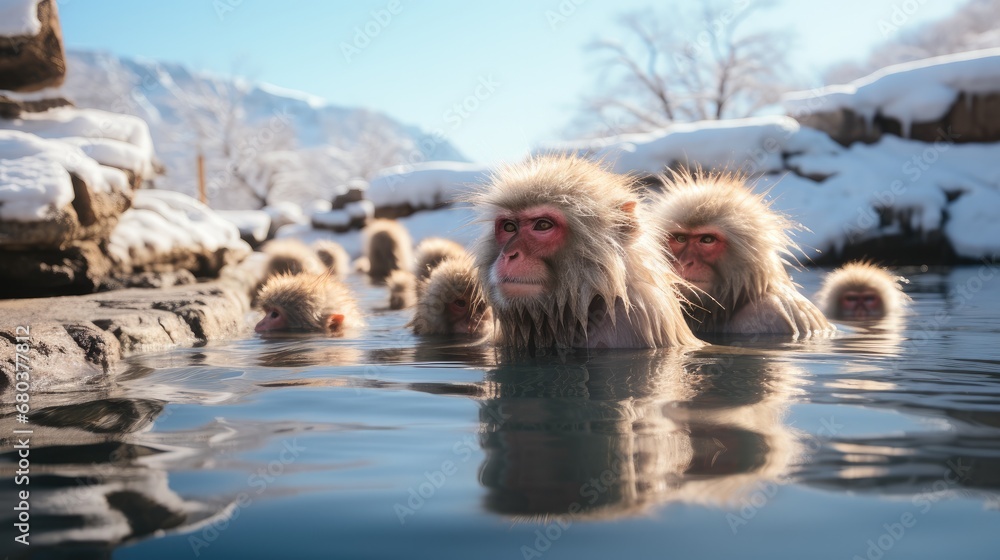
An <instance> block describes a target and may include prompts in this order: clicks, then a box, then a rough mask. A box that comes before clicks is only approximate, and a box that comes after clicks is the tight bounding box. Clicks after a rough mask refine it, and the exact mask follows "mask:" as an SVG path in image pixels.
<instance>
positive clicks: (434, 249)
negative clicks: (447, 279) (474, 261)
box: [413, 237, 468, 280]
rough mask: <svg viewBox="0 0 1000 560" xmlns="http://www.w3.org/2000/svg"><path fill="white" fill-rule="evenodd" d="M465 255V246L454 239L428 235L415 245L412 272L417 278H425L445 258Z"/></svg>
mask: <svg viewBox="0 0 1000 560" xmlns="http://www.w3.org/2000/svg"><path fill="white" fill-rule="evenodd" d="M467 255H468V253H466V252H465V247H462V246H461V245H459V244H458V243H455V242H454V241H449V240H448V239H444V238H441V237H428V238H427V239H424V240H423V241H421V242H420V244H419V245H417V256H416V262H415V264H414V265H413V273H414V274H415V275H416V276H417V280H426V279H427V277H428V276H430V275H431V271H433V270H434V269H435V268H436V267H437V265H439V264H441V262H442V261H444V260H445V259H449V258H463V257H465V256H467Z"/></svg>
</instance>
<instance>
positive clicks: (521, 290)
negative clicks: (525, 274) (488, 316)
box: [497, 276, 545, 298]
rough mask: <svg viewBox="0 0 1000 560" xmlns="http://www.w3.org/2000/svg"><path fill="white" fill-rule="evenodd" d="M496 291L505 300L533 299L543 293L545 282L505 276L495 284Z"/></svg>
mask: <svg viewBox="0 0 1000 560" xmlns="http://www.w3.org/2000/svg"><path fill="white" fill-rule="evenodd" d="M497 289H498V290H499V291H500V294H501V295H502V296H503V297H506V298H526V297H535V296H538V295H541V294H542V293H543V292H544V291H545V281H544V280H536V279H531V278H513V277H510V276H505V277H503V278H500V279H499V281H498V282H497Z"/></svg>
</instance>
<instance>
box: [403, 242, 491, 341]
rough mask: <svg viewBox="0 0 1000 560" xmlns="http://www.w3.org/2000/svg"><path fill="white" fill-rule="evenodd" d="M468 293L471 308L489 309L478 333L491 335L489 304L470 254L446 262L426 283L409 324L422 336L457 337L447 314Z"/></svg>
mask: <svg viewBox="0 0 1000 560" xmlns="http://www.w3.org/2000/svg"><path fill="white" fill-rule="evenodd" d="M466 293H469V294H470V296H469V298H468V301H469V306H470V307H471V308H477V307H482V308H483V309H485V310H486V312H485V313H483V316H482V323H481V324H480V325H479V328H478V332H477V334H479V335H489V334H490V332H491V331H492V327H493V322H492V316H491V315H490V314H489V311H488V306H489V304H488V303H487V301H486V296H485V294H484V293H483V289H482V286H481V284H480V283H479V274H478V271H477V270H476V267H475V262H474V261H473V260H472V258H471V257H470V256H468V255H464V256H460V257H455V258H448V259H445V260H444V261H442V262H441V263H439V264H438V266H436V267H435V268H434V269H433V270H432V271H431V273H430V276H428V277H427V279H426V280H424V281H423V287H422V288H421V290H420V297H419V300H418V301H417V309H416V312H415V313H414V315H413V320H412V321H411V322H410V326H411V327H413V332H414V333H416V334H421V335H447V334H455V333H454V325H453V324H452V322H451V318H450V317H449V315H448V304H449V303H450V302H452V301H454V300H455V299H457V298H459V297H462V296H464V295H465V294H466Z"/></svg>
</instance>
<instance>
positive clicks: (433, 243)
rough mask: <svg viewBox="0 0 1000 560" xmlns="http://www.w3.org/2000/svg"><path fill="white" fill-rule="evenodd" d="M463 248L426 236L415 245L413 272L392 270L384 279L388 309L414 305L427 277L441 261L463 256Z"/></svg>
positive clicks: (453, 243)
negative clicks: (387, 291) (386, 288)
mask: <svg viewBox="0 0 1000 560" xmlns="http://www.w3.org/2000/svg"><path fill="white" fill-rule="evenodd" d="M467 256H468V253H466V252H465V248H464V247H462V246H461V245H459V244H458V243H455V242H454V241H449V240H447V239H444V238H441V237H428V238H427V239H424V240H423V241H421V242H420V244H418V245H417V254H416V257H415V263H414V266H413V274H410V273H409V272H406V271H403V270H394V271H392V273H391V274H390V275H389V278H388V279H386V285H387V286H388V287H389V309H403V308H406V307H410V306H412V305H414V304H415V303H416V302H417V300H418V298H419V297H420V292H421V290H422V289H423V287H424V286H425V285H426V280H427V277H428V276H430V274H431V271H433V270H434V269H435V268H436V267H437V266H438V265H439V264H441V262H442V261H444V260H446V259H449V258H464V257H467Z"/></svg>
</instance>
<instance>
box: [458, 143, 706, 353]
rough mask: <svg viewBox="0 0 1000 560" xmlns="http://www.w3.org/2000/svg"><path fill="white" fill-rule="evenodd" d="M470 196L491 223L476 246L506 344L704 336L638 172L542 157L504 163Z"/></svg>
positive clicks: (674, 342)
mask: <svg viewBox="0 0 1000 560" xmlns="http://www.w3.org/2000/svg"><path fill="white" fill-rule="evenodd" d="M471 202H472V203H473V204H474V205H475V206H476V208H477V209H478V210H479V212H480V213H481V214H482V217H483V221H488V222H489V223H490V228H489V230H488V231H487V232H485V234H484V235H483V237H482V238H481V239H480V240H479V243H478V245H477V246H476V248H475V251H474V254H475V263H476V267H477V268H478V269H479V275H480V281H481V282H482V285H483V288H484V290H485V292H486V299H487V300H488V302H489V303H490V306H491V307H492V310H493V315H494V316H495V318H496V321H495V325H496V333H495V335H496V339H497V343H498V344H499V345H501V346H505V347H510V348H514V349H534V348H549V347H556V348H653V347H667V346H670V347H674V346H688V347H696V346H698V345H700V342H699V341H698V340H697V339H696V338H695V337H694V335H693V334H692V333H691V330H690V328H689V327H688V326H687V323H686V322H685V321H684V315H683V313H682V311H681V305H680V295H679V293H678V291H677V287H676V286H677V285H678V284H679V283H681V282H682V281H681V279H680V277H678V276H677V275H676V274H675V273H674V271H673V269H672V268H671V266H670V264H669V262H668V261H667V258H666V255H665V254H664V252H663V251H662V249H661V247H660V246H659V242H658V239H657V238H656V237H655V236H654V235H651V234H652V233H653V231H652V228H649V227H648V225H647V223H646V222H645V221H644V217H643V209H642V207H640V206H639V195H638V193H637V190H636V185H635V180H634V179H633V178H630V177H627V176H623V175H617V174H614V173H611V172H609V171H607V170H606V169H604V168H602V167H601V166H599V165H597V164H595V163H593V162H590V161H587V160H584V159H580V158H575V157H567V156H543V157H534V158H530V159H528V160H527V161H525V162H523V163H520V164H517V165H510V166H507V167H504V168H501V169H500V170H499V171H497V172H495V174H494V176H493V177H492V178H491V181H490V184H489V185H488V186H487V187H486V189H485V190H484V191H483V192H481V193H479V194H478V195H476V196H474V197H472V198H471Z"/></svg>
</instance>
